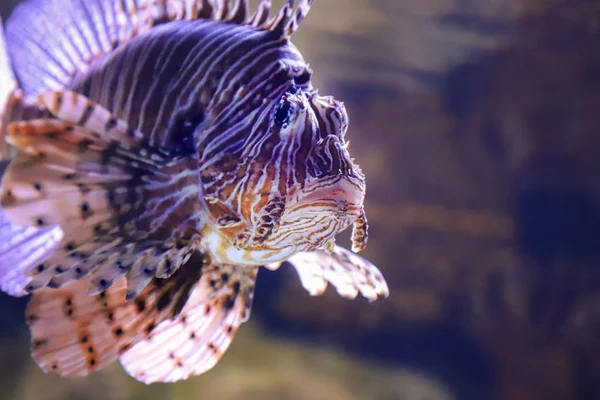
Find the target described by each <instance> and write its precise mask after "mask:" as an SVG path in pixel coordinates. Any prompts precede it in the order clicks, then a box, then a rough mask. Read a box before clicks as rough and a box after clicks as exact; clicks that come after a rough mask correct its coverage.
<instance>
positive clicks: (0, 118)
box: [0, 20, 18, 161]
mask: <svg viewBox="0 0 600 400" xmlns="http://www.w3.org/2000/svg"><path fill="white" fill-rule="evenodd" d="M17 87H18V85H17V79H16V78H15V75H14V72H13V70H12V65H11V63H10V58H9V56H8V51H7V49H6V43H5V41H4V26H3V25H2V21H1V20H0V161H1V160H3V159H4V160H5V159H9V148H8V145H7V144H6V143H5V140H4V137H5V135H6V132H5V130H4V115H5V110H6V107H7V104H8V103H9V102H10V101H11V97H14V96H15V91H16V89H17Z"/></svg>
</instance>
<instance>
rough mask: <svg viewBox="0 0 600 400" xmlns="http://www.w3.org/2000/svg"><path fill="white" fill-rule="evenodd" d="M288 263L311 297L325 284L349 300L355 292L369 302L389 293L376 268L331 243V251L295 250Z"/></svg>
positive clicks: (316, 294) (275, 266)
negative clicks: (299, 251)
mask: <svg viewBox="0 0 600 400" xmlns="http://www.w3.org/2000/svg"><path fill="white" fill-rule="evenodd" d="M288 262H289V263H291V264H292V265H293V266H294V267H295V268H296V271H297V272H298V276H299V277H300V282H301V283H302V286H303V287H304V288H305V289H306V290H307V291H308V293H310V295H311V296H318V295H321V294H323V293H324V292H325V289H327V284H328V283H330V284H331V285H333V286H334V287H335V289H336V290H337V292H338V293H339V294H340V295H341V296H342V297H345V298H348V299H355V298H356V296H358V293H360V294H361V295H362V296H363V297H365V298H366V299H368V300H370V301H374V300H377V298H378V297H379V296H383V297H388V296H389V288H388V286H387V283H386V282H385V279H384V278H383V275H382V274H381V272H380V271H379V270H378V269H377V267H375V266H374V265H373V264H371V263H370V262H369V261H367V260H365V259H364V258H362V257H360V256H358V255H356V254H354V253H352V252H351V251H349V250H346V249H344V248H343V247H340V246H334V247H333V249H332V250H331V252H327V251H325V250H317V251H311V252H301V253H296V254H294V255H293V256H292V257H290V259H289V260H288ZM277 267H279V265H277V264H275V265H272V266H269V268H270V269H276V268H277Z"/></svg>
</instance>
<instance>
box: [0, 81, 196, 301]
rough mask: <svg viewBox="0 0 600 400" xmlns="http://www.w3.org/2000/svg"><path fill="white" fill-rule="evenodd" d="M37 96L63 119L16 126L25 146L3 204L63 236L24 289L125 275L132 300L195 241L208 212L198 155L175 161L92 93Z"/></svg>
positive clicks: (105, 283) (20, 220)
mask: <svg viewBox="0 0 600 400" xmlns="http://www.w3.org/2000/svg"><path fill="white" fill-rule="evenodd" d="M39 102H40V106H41V107H42V108H45V109H47V110H49V111H50V112H51V113H52V114H53V115H54V117H55V118H58V119H50V118H48V119H37V120H29V121H18V122H13V123H12V124H10V125H9V127H8V132H9V137H8V140H9V142H10V143H11V144H12V145H14V146H16V147H17V148H19V149H20V150H21V153H20V154H19V156H18V157H17V158H16V159H15V160H13V161H12V162H11V164H10V165H9V167H8V170H7V172H6V175H5V177H4V179H3V182H2V207H3V208H4V211H5V213H6V214H7V216H8V217H9V218H10V219H11V221H12V222H13V223H16V224H19V225H24V226H35V227H37V228H39V229H41V228H47V227H51V226H54V225H59V226H60V227H61V230H62V232H63V234H64V239H63V242H62V243H61V245H60V246H59V247H58V248H57V249H56V251H55V252H54V254H53V255H52V256H51V257H50V258H49V259H48V260H47V262H46V263H44V266H43V268H40V269H36V270H32V271H31V273H32V279H31V281H30V282H29V284H28V285H27V287H26V288H25V290H26V291H35V290H38V289H40V288H42V287H45V286H46V285H50V286H51V287H62V286H64V285H66V284H69V283H71V282H72V281H74V280H78V279H81V278H82V277H84V276H86V275H87V274H89V273H93V275H94V276H93V279H92V280H91V284H92V287H91V288H90V292H91V293H97V292H101V291H104V290H106V289H108V288H109V287H110V285H111V284H112V283H113V282H114V281H116V280H118V279H119V278H120V277H122V276H123V275H127V276H128V277H131V278H132V279H130V281H129V292H128V295H127V296H128V298H131V297H135V295H136V294H138V293H139V292H140V291H141V290H142V289H143V288H144V286H145V285H146V284H147V283H148V282H149V281H150V280H151V279H152V277H154V276H160V277H168V276H170V275H171V274H172V273H173V272H175V271H176V270H177V269H178V268H179V266H180V265H182V263H185V261H186V260H187V258H189V255H190V254H191V252H192V251H193V250H194V249H195V248H196V247H197V242H198V240H197V239H198V237H197V235H198V234H197V232H196V231H195V229H196V228H197V227H199V226H201V225H202V222H203V219H204V213H203V212H202V208H201V207H200V203H199V202H200V201H201V200H200V198H201V197H202V196H201V195H200V194H199V193H198V191H199V190H200V188H199V185H198V180H197V179H198V178H197V177H196V175H195V173H194V169H193V168H192V166H191V165H188V163H189V162H192V163H193V162H194V160H188V159H187V158H183V159H178V158H176V157H175V158H171V159H168V157H167V154H166V153H163V152H162V151H160V150H157V149H154V148H151V147H149V146H148V145H146V144H144V143H143V136H142V135H141V134H139V133H138V132H136V131H135V130H131V129H129V128H128V126H127V125H126V124H125V123H124V122H123V121H120V120H118V119H116V118H115V117H114V116H113V115H112V114H111V113H110V112H108V111H107V110H106V109H104V108H102V107H100V106H98V105H96V104H94V103H92V102H91V101H90V100H89V99H87V98H85V97H84V96H81V95H78V94H75V93H72V92H50V93H44V94H42V95H40V96H39ZM193 165H195V164H193ZM195 235H196V236H195ZM173 249H176V251H173ZM147 253H151V257H142V256H143V255H144V254H147ZM146 259H148V260H150V261H149V262H142V261H143V260H146Z"/></svg>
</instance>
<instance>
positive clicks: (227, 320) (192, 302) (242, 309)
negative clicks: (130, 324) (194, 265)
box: [121, 265, 258, 384]
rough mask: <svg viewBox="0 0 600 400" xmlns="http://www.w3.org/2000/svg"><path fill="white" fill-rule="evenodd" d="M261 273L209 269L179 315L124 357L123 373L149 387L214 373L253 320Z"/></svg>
mask: <svg viewBox="0 0 600 400" xmlns="http://www.w3.org/2000/svg"><path fill="white" fill-rule="evenodd" d="M257 272H258V268H257V267H238V266H231V265H221V266H211V267H206V268H205V269H204V270H203V272H202V278H201V279H200V282H199V283H198V285H197V286H196V287H195V288H194V290H193V291H192V292H191V296H190V298H189V300H188V302H187V304H186V305H185V306H184V307H183V309H182V310H181V313H180V314H179V316H178V317H177V318H176V319H173V320H166V321H164V322H162V323H160V324H159V325H158V326H156V328H155V329H154V330H153V331H152V333H151V334H149V335H148V336H147V337H145V338H144V339H143V340H140V341H139V342H138V343H137V344H135V345H134V346H133V347H132V348H131V349H129V350H128V351H126V352H125V353H124V354H123V355H121V363H122V364H123V366H124V368H125V370H126V371H127V372H128V373H129V374H130V375H132V376H133V377H135V378H136V379H138V380H140V381H142V382H144V383H147V384H148V383H152V382H174V381H178V380H182V379H186V378H189V377H190V376H193V375H199V374H201V373H203V372H206V371H208V370H209V369H211V368H212V367H213V366H214V365H215V364H216V363H217V362H218V361H219V359H220V358H221V357H222V356H223V354H224V353H225V351H226V350H227V348H228V347H229V344H230V343H231V341H232V340H233V336H234V335H235V333H236V332H237V330H238V328H239V326H240V325H241V324H242V323H243V322H245V321H246V320H247V319H248V317H249V314H250V308H251V305H252V297H253V294H254V285H255V281H256V274H257Z"/></svg>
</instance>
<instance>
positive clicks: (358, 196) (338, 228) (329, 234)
mask: <svg viewBox="0 0 600 400" xmlns="http://www.w3.org/2000/svg"><path fill="white" fill-rule="evenodd" d="M268 118H269V122H268V133H267V135H265V136H264V137H265V139H264V141H263V142H262V144H261V146H257V149H258V150H256V152H255V154H254V157H249V158H250V159H249V160H247V161H246V163H245V164H246V165H249V167H248V168H247V169H246V171H247V172H248V175H250V176H254V177H255V178H253V180H254V184H252V185H248V187H251V189H250V190H246V191H245V192H244V193H243V194H242V195H241V196H240V200H239V201H240V203H238V204H237V208H238V209H240V210H241V214H242V217H243V220H244V222H245V225H246V228H245V229H242V230H241V231H239V232H238V233H237V235H236V237H235V239H234V244H235V246H236V247H238V248H240V249H243V250H245V251H246V252H250V254H252V252H256V254H270V255H271V254H280V255H281V256H282V257H285V256H286V255H290V254H292V253H295V252H298V251H311V250H315V249H320V248H328V247H329V246H331V245H332V243H333V241H334V238H335V236H336V235H337V234H339V233H340V232H342V231H343V230H345V229H347V228H348V227H350V226H353V250H355V251H360V250H362V248H364V246H365V245H366V239H367V223H366V216H365V212H364V199H365V190H366V186H365V176H364V174H363V173H362V171H361V169H360V168H359V166H358V165H357V164H356V163H355V162H354V160H353V159H352V158H351V157H350V154H349V152H348V142H347V141H346V138H345V136H346V132H347V130H348V114H347V112H346V108H345V107H344V104H343V103H341V102H339V101H337V100H335V99H334V98H333V97H329V96H320V95H318V93H317V92H316V91H314V90H312V89H301V88H294V89H292V90H289V91H287V92H286V93H285V94H283V95H282V96H281V98H280V99H279V101H278V102H276V104H274V105H273V106H272V109H271V111H270V113H269V116H268ZM245 179H247V176H245ZM247 257H249V258H252V259H254V256H247ZM264 261H269V262H271V261H273V259H271V258H270V259H269V260H264Z"/></svg>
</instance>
